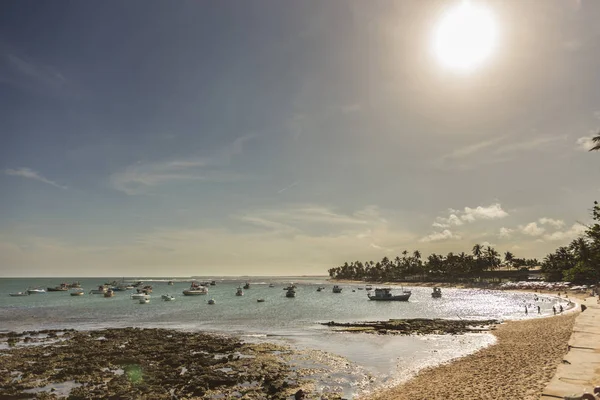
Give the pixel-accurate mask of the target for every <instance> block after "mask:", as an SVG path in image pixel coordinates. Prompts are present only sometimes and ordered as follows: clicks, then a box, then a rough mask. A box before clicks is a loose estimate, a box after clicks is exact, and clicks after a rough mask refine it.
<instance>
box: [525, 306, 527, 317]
mask: <svg viewBox="0 0 600 400" xmlns="http://www.w3.org/2000/svg"><path fill="white" fill-rule="evenodd" d="M525 315H527V306H525Z"/></svg>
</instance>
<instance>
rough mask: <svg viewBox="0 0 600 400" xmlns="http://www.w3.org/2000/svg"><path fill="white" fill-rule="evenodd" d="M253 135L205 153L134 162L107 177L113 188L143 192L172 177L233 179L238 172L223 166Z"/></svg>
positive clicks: (125, 191) (176, 179) (214, 180)
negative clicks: (148, 161)
mask: <svg viewBox="0 0 600 400" xmlns="http://www.w3.org/2000/svg"><path fill="white" fill-rule="evenodd" d="M255 137H256V136H255V135H247V136H243V137H240V138H237V139H236V140H235V141H234V142H233V143H232V144H231V145H229V146H227V147H226V148H225V149H223V150H222V151H220V152H218V153H216V154H214V155H212V156H205V157H191V158H186V159H179V160H171V161H163V162H154V163H138V164H134V165H131V166H129V167H127V168H125V169H124V170H123V171H120V172H117V173H115V174H112V175H111V176H110V178H109V181H110V183H111V185H112V186H113V188H115V189H116V190H119V191H121V192H124V193H126V194H129V195H136V194H143V193H146V192H147V190H148V189H149V188H150V187H154V186H158V185H161V184H165V183H168V182H176V181H204V182H234V181H238V180H240V179H242V175H241V174H238V173H235V172H231V171H227V170H225V169H224V167H226V166H228V165H229V164H230V163H231V160H232V159H233V157H234V156H236V155H239V154H241V153H242V150H243V145H244V143H245V142H247V141H248V140H250V139H253V138H255Z"/></svg>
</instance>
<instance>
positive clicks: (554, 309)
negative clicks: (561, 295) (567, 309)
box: [552, 306, 556, 315]
mask: <svg viewBox="0 0 600 400" xmlns="http://www.w3.org/2000/svg"><path fill="white" fill-rule="evenodd" d="M552 312H554V315H556V307H554V306H552Z"/></svg>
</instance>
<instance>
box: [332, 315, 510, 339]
mask: <svg viewBox="0 0 600 400" xmlns="http://www.w3.org/2000/svg"><path fill="white" fill-rule="evenodd" d="M498 323H499V321H497V320H477V321H474V320H463V319H461V320H455V319H427V318H414V319H390V320H389V321H372V322H350V323H346V322H334V321H331V322H324V323H323V325H326V326H330V327H335V328H336V330H338V331H346V332H365V333H378V334H399V335H410V334H417V335H431V334H437V335H440V334H452V335H457V334H462V333H466V332H473V331H483V330H489V329H491V327H492V326H493V325H496V324H498Z"/></svg>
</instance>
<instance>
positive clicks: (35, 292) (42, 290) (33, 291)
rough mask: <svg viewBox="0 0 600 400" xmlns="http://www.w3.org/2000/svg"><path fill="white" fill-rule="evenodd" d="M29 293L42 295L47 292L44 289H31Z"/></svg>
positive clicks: (28, 290)
mask: <svg viewBox="0 0 600 400" xmlns="http://www.w3.org/2000/svg"><path fill="white" fill-rule="evenodd" d="M27 293H29V294H41V293H46V291H45V290H44V289H42V288H29V289H27Z"/></svg>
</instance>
